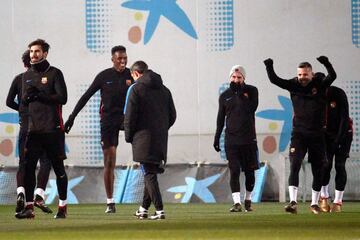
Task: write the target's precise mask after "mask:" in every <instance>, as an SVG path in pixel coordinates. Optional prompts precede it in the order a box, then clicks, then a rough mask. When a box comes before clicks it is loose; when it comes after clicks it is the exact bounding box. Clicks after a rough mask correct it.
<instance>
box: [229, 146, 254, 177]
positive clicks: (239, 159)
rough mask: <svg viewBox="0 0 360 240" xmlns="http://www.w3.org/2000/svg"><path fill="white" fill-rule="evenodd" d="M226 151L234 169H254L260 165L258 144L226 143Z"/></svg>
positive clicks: (230, 164)
mask: <svg viewBox="0 0 360 240" xmlns="http://www.w3.org/2000/svg"><path fill="white" fill-rule="evenodd" d="M225 153H226V158H227V160H228V165H229V168H230V169H231V170H233V171H239V170H240V169H241V170H242V171H254V170H256V169H259V167H260V164H259V154H258V148H257V144H254V143H252V144H246V145H225Z"/></svg>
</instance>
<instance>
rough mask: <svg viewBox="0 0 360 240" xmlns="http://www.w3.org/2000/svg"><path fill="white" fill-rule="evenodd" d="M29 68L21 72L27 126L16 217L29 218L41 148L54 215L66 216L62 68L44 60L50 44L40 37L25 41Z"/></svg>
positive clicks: (32, 215)
mask: <svg viewBox="0 0 360 240" xmlns="http://www.w3.org/2000/svg"><path fill="white" fill-rule="evenodd" d="M28 47H29V50H30V59H31V68H30V69H29V70H28V71H27V72H25V73H24V74H23V80H22V100H21V101H22V103H23V104H26V105H28V113H29V126H28V135H27V139H26V144H25V164H26V174H25V178H26V182H25V193H26V194H25V195H26V207H25V209H24V211H22V212H21V213H18V214H16V215H15V216H16V217H17V218H33V217H34V216H35V215H34V211H33V205H34V202H33V197H34V188H35V170H36V165H37V161H38V159H39V158H40V157H41V155H42V154H43V153H44V152H45V153H46V155H47V157H48V158H49V160H50V161H51V165H52V167H53V169H54V172H55V174H56V184H57V189H58V193H59V207H58V212H57V214H56V215H55V218H66V214H67V184H68V179H67V175H66V172H65V167H64V161H63V160H64V159H66V155H65V136H64V128H63V120H62V114H61V112H62V105H64V104H65V103H66V102H67V90H66V84H65V81H64V76H63V74H62V72H61V71H60V70H59V69H57V68H55V67H53V66H50V64H49V62H48V61H47V60H46V57H47V55H48V51H49V48H50V45H49V44H48V43H47V42H45V41H44V40H42V39H37V40H35V41H33V42H31V43H30V44H29V46H28Z"/></svg>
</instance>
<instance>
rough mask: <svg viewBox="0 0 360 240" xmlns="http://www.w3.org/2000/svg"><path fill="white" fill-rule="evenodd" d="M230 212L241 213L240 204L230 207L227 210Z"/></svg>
mask: <svg viewBox="0 0 360 240" xmlns="http://www.w3.org/2000/svg"><path fill="white" fill-rule="evenodd" d="M229 211H230V212H241V211H242V210H241V204H240V203H235V204H234V205H232V207H231V208H230V209H229Z"/></svg>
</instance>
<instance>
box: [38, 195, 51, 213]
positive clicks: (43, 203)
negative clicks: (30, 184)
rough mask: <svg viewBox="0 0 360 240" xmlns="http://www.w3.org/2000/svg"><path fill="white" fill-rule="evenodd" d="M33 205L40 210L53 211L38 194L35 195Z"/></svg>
mask: <svg viewBox="0 0 360 240" xmlns="http://www.w3.org/2000/svg"><path fill="white" fill-rule="evenodd" d="M34 206H35V207H37V208H40V209H41V211H43V212H44V213H52V212H53V211H52V210H51V209H50V208H49V207H48V206H46V205H45V201H44V199H43V198H42V197H41V196H40V195H38V194H36V195H35V199H34Z"/></svg>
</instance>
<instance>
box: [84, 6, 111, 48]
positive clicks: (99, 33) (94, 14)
mask: <svg viewBox="0 0 360 240" xmlns="http://www.w3.org/2000/svg"><path fill="white" fill-rule="evenodd" d="M85 24H86V28H85V29H86V46H87V48H88V49H89V50H90V51H91V52H97V53H103V52H105V51H108V48H109V34H110V24H109V4H108V0H86V1H85Z"/></svg>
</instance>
